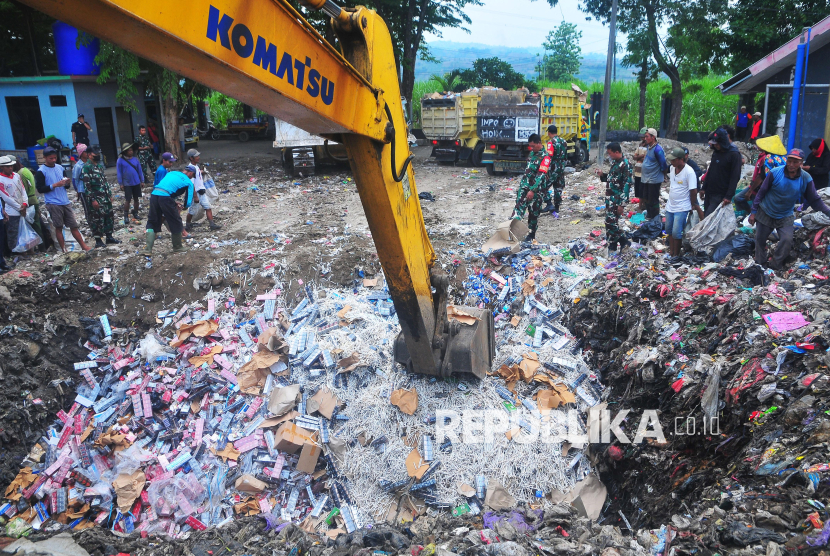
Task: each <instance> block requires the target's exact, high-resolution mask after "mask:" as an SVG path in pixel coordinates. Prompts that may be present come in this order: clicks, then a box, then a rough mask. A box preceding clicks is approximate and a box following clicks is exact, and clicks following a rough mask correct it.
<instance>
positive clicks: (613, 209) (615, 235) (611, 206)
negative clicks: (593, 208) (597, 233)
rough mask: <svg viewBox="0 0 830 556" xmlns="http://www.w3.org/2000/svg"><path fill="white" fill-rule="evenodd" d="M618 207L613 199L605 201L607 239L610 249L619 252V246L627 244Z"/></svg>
mask: <svg viewBox="0 0 830 556" xmlns="http://www.w3.org/2000/svg"><path fill="white" fill-rule="evenodd" d="M620 206H622V205H618V204H616V203H615V202H613V201H612V200H611V199H609V198H607V197H606V199H605V237H606V239H607V240H608V249H610V250H611V251H616V250H617V244H620V245H624V244H626V243H627V241H626V239H625V232H623V231H622V228H620V217H619V216H618V215H617V208H618V207H620Z"/></svg>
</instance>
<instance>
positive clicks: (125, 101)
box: [95, 41, 141, 112]
mask: <svg viewBox="0 0 830 556" xmlns="http://www.w3.org/2000/svg"><path fill="white" fill-rule="evenodd" d="M95 63H96V64H97V65H98V66H99V67H100V68H101V73H100V74H99V75H98V79H97V82H98V84H99V85H103V84H104V83H106V82H108V81H109V80H110V79H115V83H116V85H117V86H118V89H117V90H116V92H115V99H116V100H117V101H118V103H119V104H121V106H123V107H124V110H126V111H127V112H132V111H133V110H138V106H137V105H136V103H135V98H136V96H137V95H138V89H137V88H136V86H135V84H134V83H133V80H134V79H136V78H137V77H138V76H139V75H140V74H141V67H140V64H139V59H138V56H136V55H135V54H133V53H132V52H128V51H126V50H124V49H123V48H121V47H119V46H115V45H114V44H112V43H109V42H106V41H101V50H100V52H99V53H98V56H96V57H95Z"/></svg>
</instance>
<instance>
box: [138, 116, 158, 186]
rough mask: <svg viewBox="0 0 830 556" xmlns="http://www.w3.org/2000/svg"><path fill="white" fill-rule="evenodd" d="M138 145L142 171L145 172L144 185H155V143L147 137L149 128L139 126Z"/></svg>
mask: <svg viewBox="0 0 830 556" xmlns="http://www.w3.org/2000/svg"><path fill="white" fill-rule="evenodd" d="M135 143H136V145H138V161H139V162H140V163H141V170H142V171H143V172H144V183H153V177H154V175H155V173H156V161H155V159H153V142H152V141H151V140H150V136H149V135H147V128H146V127H144V126H143V125H140V126H138V137H136V138H135Z"/></svg>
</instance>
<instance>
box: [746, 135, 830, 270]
mask: <svg viewBox="0 0 830 556" xmlns="http://www.w3.org/2000/svg"><path fill="white" fill-rule="evenodd" d="M803 161H804V153H803V152H801V149H792V150H791V151H790V152H789V153H788V154H787V164H786V165H785V166H779V167H778V168H775V169H774V170H772V171H771V172H770V173H769V174H767V177H766V178H765V179H764V182H763V183H762V184H761V188H760V189H759V190H758V194H757V195H755V201H753V203H752V214H750V215H749V223H750V224H755V262H756V263H758V264H760V265H766V264H767V238H769V235H770V234H771V233H772V231H773V230H777V231H778V245H777V246H776V247H775V252H774V253H773V255H772V260H771V261H770V263H769V268H771V269H773V270H780V269H781V268H782V267H783V266H784V260H785V259H786V258H787V255H789V254H790V250H791V249H792V245H793V232H794V222H795V215H794V214H793V207H795V205H796V204H797V203H800V202H801V201H802V200H803V201H804V204H805V205H809V206H810V207H812V209H813V210H814V211H816V212H822V213H824V214H825V215H827V216H828V217H830V208H828V207H827V205H825V204H824V201H822V200H821V197H819V196H818V193H817V192H816V186H815V184H814V183H813V178H812V177H811V176H810V174H808V173H807V172H805V171H804V170H803V169H802V167H801V165H802V163H803Z"/></svg>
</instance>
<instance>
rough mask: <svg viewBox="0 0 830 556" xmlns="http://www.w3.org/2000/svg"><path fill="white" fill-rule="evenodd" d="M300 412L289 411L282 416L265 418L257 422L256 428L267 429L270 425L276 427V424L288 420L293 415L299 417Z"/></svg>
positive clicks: (292, 417)
mask: <svg viewBox="0 0 830 556" xmlns="http://www.w3.org/2000/svg"><path fill="white" fill-rule="evenodd" d="M299 416H300V414H299V413H297V412H296V411H289V412H288V413H286V414H285V415H283V416H282V417H274V418H273V419H266V420H264V421H263V422H262V423H260V424H259V426H258V427H257V428H258V429H269V428H271V427H276V426H277V425H279V424H281V423H284V422H285V421H290V420H291V419H294V418H295V417H299Z"/></svg>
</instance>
